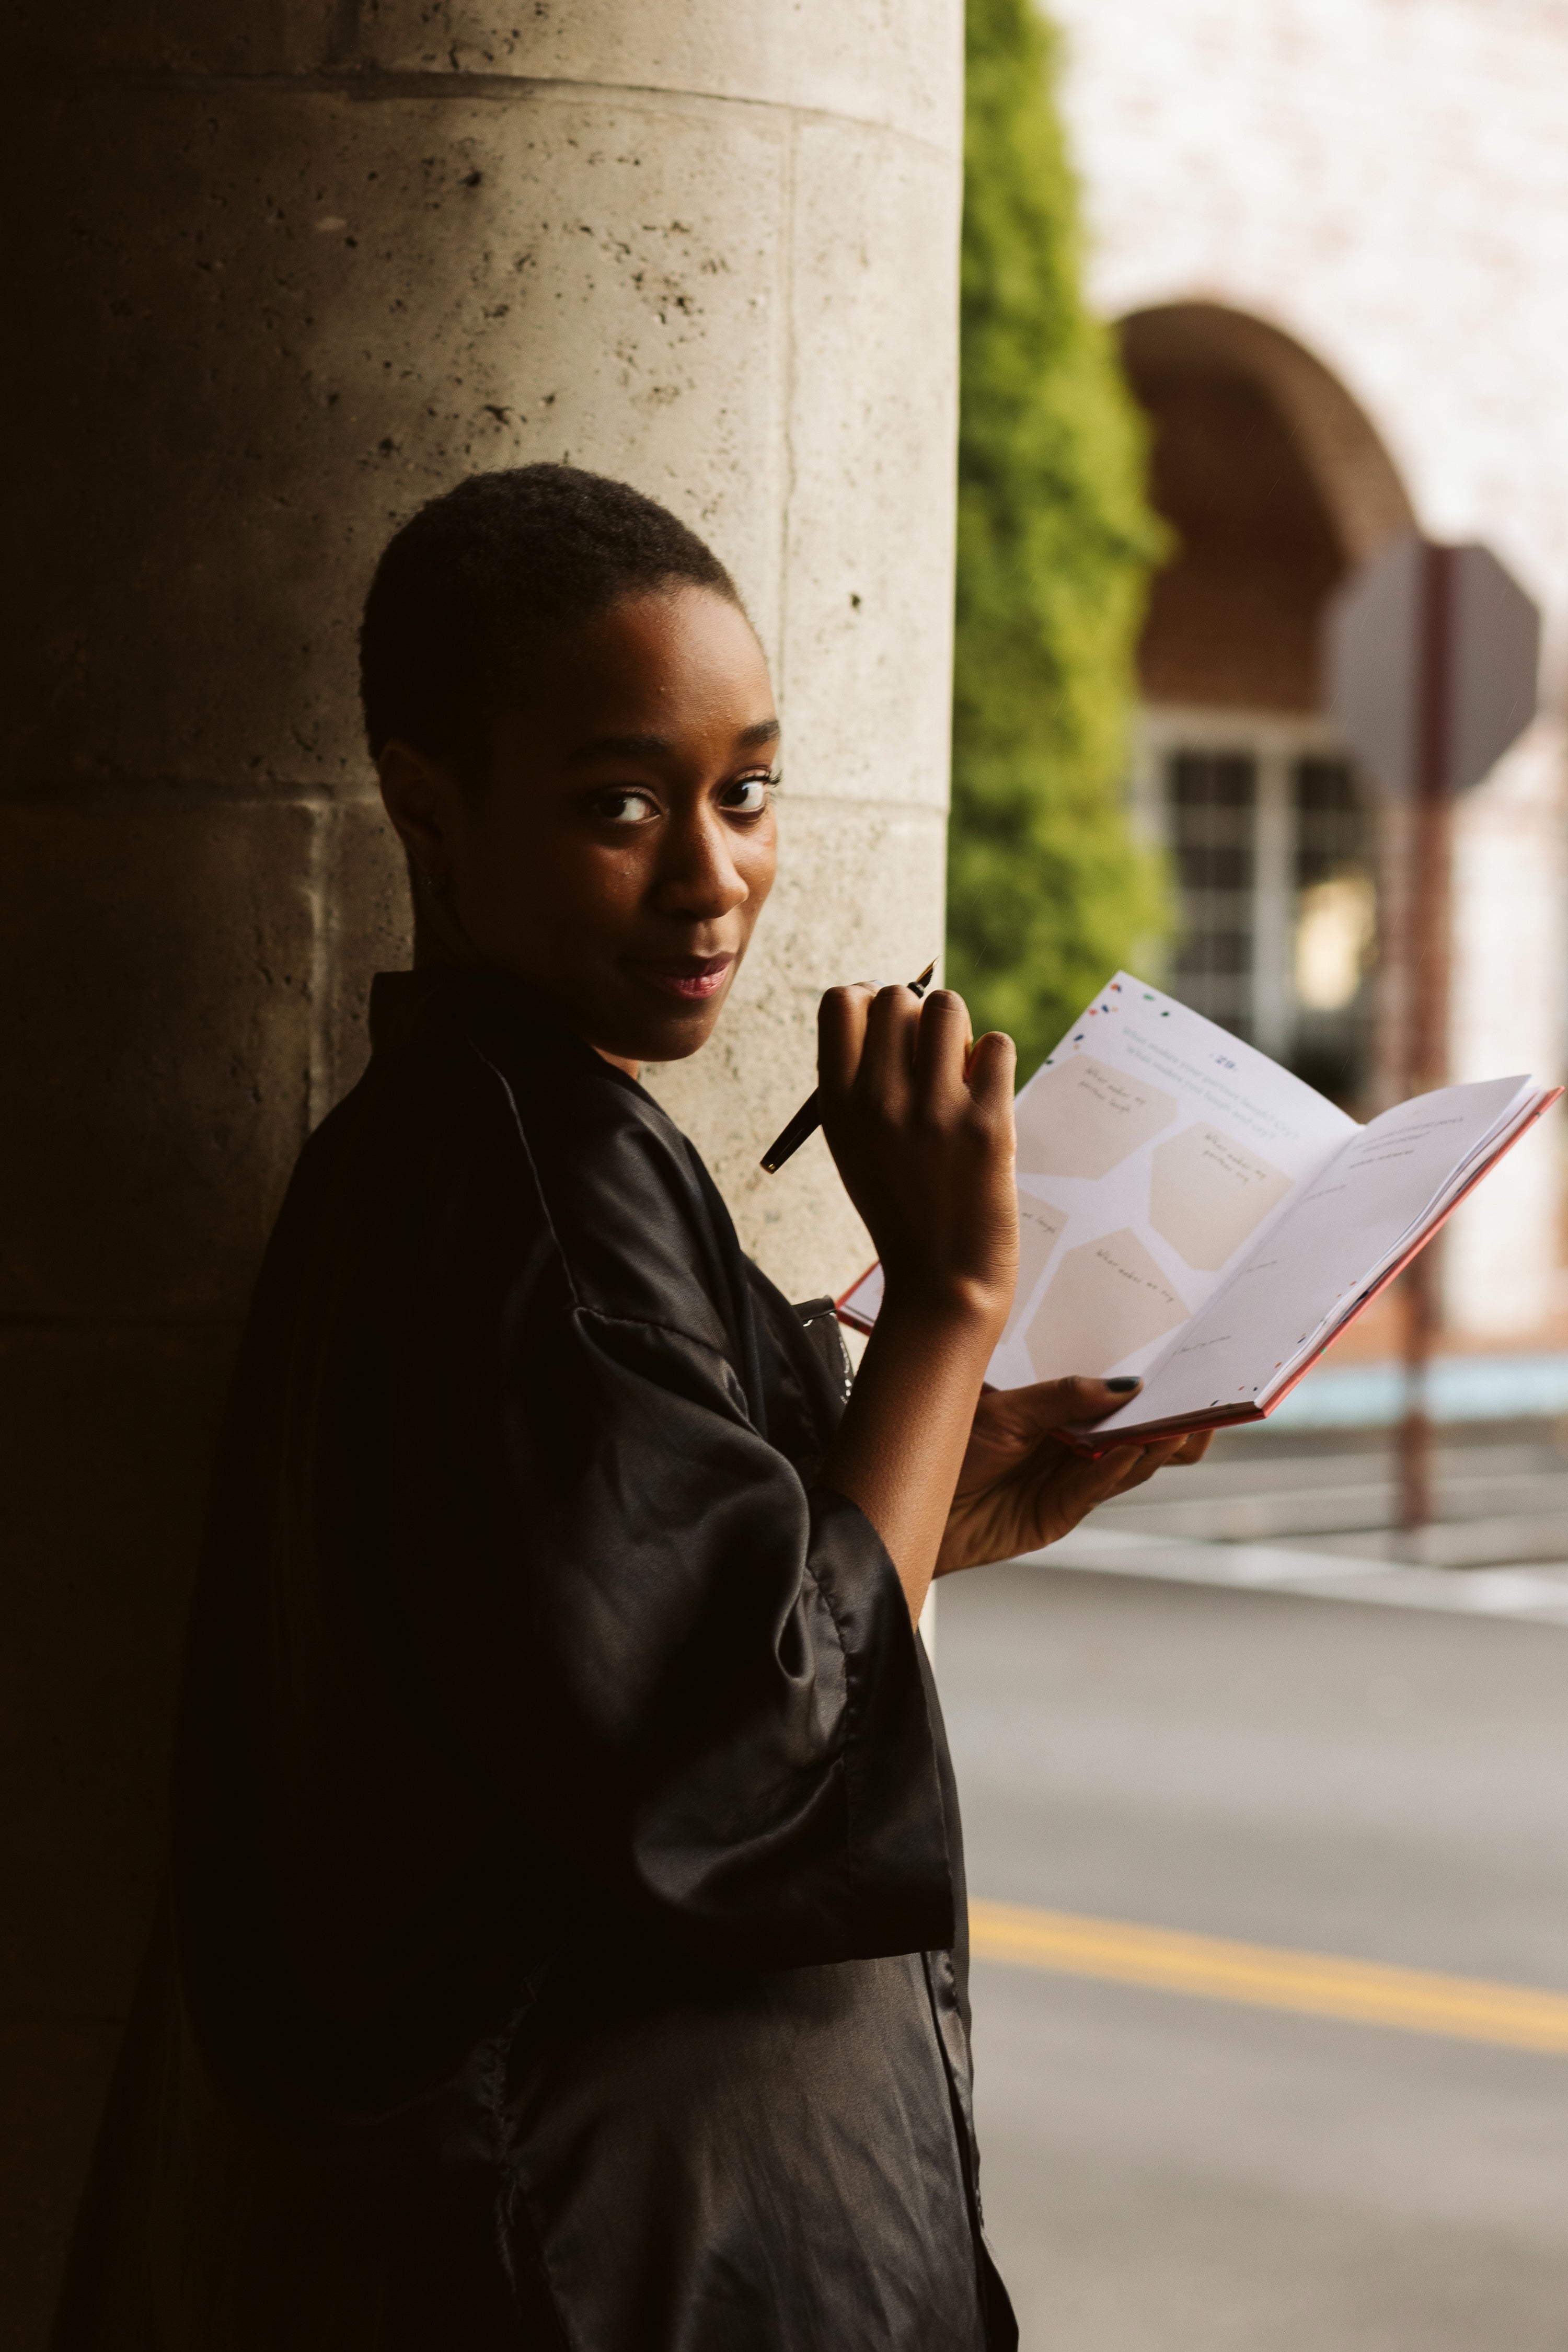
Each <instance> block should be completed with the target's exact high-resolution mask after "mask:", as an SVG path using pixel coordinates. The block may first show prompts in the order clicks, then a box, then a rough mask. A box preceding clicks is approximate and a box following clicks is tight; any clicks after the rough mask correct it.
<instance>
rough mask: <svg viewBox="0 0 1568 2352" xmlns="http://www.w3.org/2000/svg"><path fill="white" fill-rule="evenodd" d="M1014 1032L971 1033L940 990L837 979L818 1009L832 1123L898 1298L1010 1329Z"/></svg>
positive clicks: (835, 1147)
mask: <svg viewBox="0 0 1568 2352" xmlns="http://www.w3.org/2000/svg"><path fill="white" fill-rule="evenodd" d="M1015 1065H1016V1054H1015V1052H1014V1047H1013V1041H1012V1039H1011V1038H1010V1037H1005V1036H1003V1035H1001V1034H1000V1033H999V1032H997V1031H994V1030H993V1031H991V1032H990V1033H989V1034H987V1035H985V1036H984V1037H981V1038H979V1039H978V1040H976V1041H974V1042H973V1044H972V1043H971V1035H970V1026H969V1015H968V1013H967V1011H966V1010H965V1007H964V1003H963V998H962V997H960V996H956V995H954V993H953V992H952V990H951V989H945V988H942V989H936V990H933V992H931V995H929V996H928V997H926V999H925V1000H924V1002H923V1003H922V1002H921V999H920V998H918V997H917V996H916V995H915V994H914V992H912V990H910V989H908V988H884V989H880V990H877V991H873V990H871V989H869V988H867V987H864V986H857V987H849V988H830V989H829V990H828V992H827V993H826V996H825V997H824V998H823V1000H822V1006H821V1011H820V1013H819V1014H818V1018H817V1070H818V1079H819V1091H820V1095H821V1099H822V1126H823V1132H824V1133H825V1135H826V1138H827V1145H828V1149H829V1150H830V1151H831V1152H832V1154H833V1157H834V1159H835V1160H836V1161H837V1166H838V1172H839V1174H840V1175H841V1176H842V1178H843V1180H844V1185H845V1189H846V1191H847V1192H848V1194H849V1197H850V1199H851V1200H852V1201H853V1202H854V1203H855V1206H856V1208H857V1209H858V1211H859V1212H860V1214H861V1216H862V1217H863V1218H864V1219H865V1221H866V1224H867V1226H868V1230H869V1232H870V1235H871V1239H872V1241H873V1242H874V1243H875V1244H876V1247H877V1253H878V1255H879V1258H880V1259H881V1263H882V1273H883V1278H884V1280H885V1282H886V1285H887V1294H886V1296H887V1304H888V1306H889V1307H895V1308H899V1307H912V1308H914V1309H916V1310H917V1311H919V1310H925V1311H932V1310H934V1311H935V1312H937V1313H938V1314H959V1315H961V1316H963V1317H964V1318H971V1317H973V1318H979V1319H981V1320H983V1321H984V1322H985V1323H987V1324H988V1325H989V1326H991V1327H993V1328H994V1331H995V1332H996V1333H997V1334H998V1335H999V1334H1000V1331H1001V1328H1002V1326H1003V1324H1004V1323H1005V1320H1006V1318H1007V1310H1008V1308H1009V1307H1010V1306H1011V1305H1012V1301H1013V1289H1014V1285H1015V1282H1016V1278H1017V1270H1018V1206H1017V1195H1016V1192H1015V1190H1014V1182H1013V1161H1014V1154H1015V1139H1014V1129H1013V1079H1014V1070H1015Z"/></svg>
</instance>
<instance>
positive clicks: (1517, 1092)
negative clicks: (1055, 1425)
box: [1096, 1077, 1539, 1436]
mask: <svg viewBox="0 0 1568 2352" xmlns="http://www.w3.org/2000/svg"><path fill="white" fill-rule="evenodd" d="M1538 1099H1539V1093H1538V1090H1537V1089H1536V1088H1534V1087H1532V1086H1531V1082H1530V1081H1529V1080H1528V1079H1526V1078H1519V1077H1511V1078H1492V1079H1487V1080H1484V1081H1482V1082H1481V1083H1479V1084H1478V1085H1473V1086H1464V1087H1441V1088H1439V1089H1438V1090H1437V1091H1436V1093H1433V1094H1428V1095H1417V1096H1416V1097H1415V1098H1414V1100H1412V1101H1410V1102H1406V1103H1401V1104H1400V1105H1399V1106H1398V1107H1397V1108H1395V1109H1394V1110H1388V1111H1384V1113H1383V1115H1382V1117H1381V1118H1374V1119H1373V1121H1372V1122H1371V1123H1370V1125H1368V1126H1366V1127H1364V1128H1358V1129H1355V1131H1354V1133H1353V1134H1352V1137H1351V1139H1350V1140H1349V1141H1348V1142H1347V1143H1346V1144H1344V1145H1343V1146H1342V1148H1341V1149H1340V1150H1338V1151H1336V1152H1335V1153H1334V1154H1333V1155H1332V1157H1331V1159H1330V1160H1329V1162H1328V1164H1327V1166H1326V1167H1324V1168H1323V1169H1322V1171H1321V1173H1320V1174H1319V1175H1318V1177H1317V1179H1316V1181H1313V1182H1311V1183H1310V1184H1308V1185H1307V1186H1306V1187H1305V1188H1304V1189H1303V1190H1302V1191H1301V1192H1299V1194H1298V1195H1297V1197H1296V1198H1295V1199H1294V1200H1293V1201H1292V1202H1290V1203H1289V1206H1288V1207H1287V1208H1286V1210H1285V1212H1284V1213H1283V1214H1282V1215H1281V1216H1279V1218H1278V1219H1277V1220H1276V1222H1275V1223H1274V1225H1273V1226H1272V1228H1271V1229H1270V1230H1269V1232H1268V1234H1265V1235H1263V1236H1262V1237H1261V1238H1260V1240H1259V1243H1258V1245H1256V1246H1255V1247H1254V1248H1253V1249H1252V1250H1251V1252H1250V1253H1249V1254H1248V1255H1247V1256H1246V1257H1245V1258H1244V1259H1243V1260H1242V1262H1241V1264H1240V1265H1238V1266H1237V1269H1236V1271H1235V1273H1234V1274H1233V1275H1232V1276H1231V1277H1230V1278H1229V1279H1228V1280H1227V1281H1226V1283H1225V1285H1224V1286H1223V1288H1222V1289H1221V1290H1220V1291H1219V1292H1218V1294H1217V1295H1216V1296H1215V1297H1214V1298H1213V1300H1212V1302H1211V1303H1210V1304H1209V1305H1208V1306H1206V1307H1205V1309H1204V1311H1203V1312H1202V1313H1200V1314H1198V1315H1194V1317H1193V1318H1192V1319H1191V1321H1190V1323H1189V1324H1188V1325H1187V1326H1186V1328H1184V1330H1183V1332H1182V1333H1181V1336H1180V1338H1179V1339H1177V1341H1176V1343H1175V1345H1174V1346H1173V1348H1172V1349H1170V1350H1169V1352H1168V1354H1167V1355H1166V1357H1165V1359H1164V1360H1163V1362H1162V1363H1161V1364H1160V1365H1159V1366H1158V1368H1157V1370H1155V1371H1154V1372H1153V1373H1152V1376H1151V1378H1150V1380H1149V1382H1148V1385H1147V1386H1146V1387H1145V1389H1144V1390H1143V1391H1142V1394H1141V1395H1140V1396H1138V1397H1137V1398H1136V1399H1135V1400H1134V1401H1133V1402H1132V1403H1131V1404H1130V1405H1127V1406H1124V1407H1123V1408H1122V1409H1121V1411H1120V1412H1115V1413H1112V1414H1111V1415H1110V1417H1109V1418H1108V1419H1107V1420H1105V1421H1103V1422H1101V1423H1099V1424H1098V1425H1097V1428H1096V1435H1097V1436H1099V1435H1100V1434H1102V1433H1105V1432H1108V1431H1112V1430H1115V1429H1116V1428H1118V1427H1129V1428H1130V1427H1131V1426H1133V1425H1135V1424H1142V1423H1150V1422H1157V1421H1170V1420H1175V1419H1178V1418H1179V1417H1180V1416H1181V1415H1183V1414H1184V1413H1190V1412H1210V1411H1213V1410H1215V1409H1224V1408H1226V1407H1235V1406H1237V1405H1247V1404H1256V1403H1258V1402H1260V1401H1266V1400H1267V1399H1268V1396H1269V1395H1270V1393H1271V1392H1272V1391H1273V1390H1274V1389H1275V1388H1276V1387H1277V1386H1278V1385H1279V1382H1280V1381H1281V1380H1282V1379H1283V1378H1286V1377H1288V1375H1289V1370H1290V1368H1291V1366H1292V1365H1293V1364H1294V1363H1297V1362H1299V1361H1300V1357H1301V1353H1302V1351H1303V1349H1308V1348H1310V1345H1311V1344H1312V1342H1313V1341H1314V1339H1316V1338H1317V1337H1318V1335H1319V1334H1321V1331H1322V1330H1323V1328H1324V1326H1325V1325H1326V1324H1329V1323H1331V1321H1333V1320H1334V1318H1336V1317H1337V1316H1339V1315H1340V1314H1341V1313H1342V1311H1343V1309H1344V1308H1345V1307H1347V1306H1349V1305H1350V1304H1351V1303H1352V1302H1353V1300H1354V1299H1355V1298H1356V1297H1359V1296H1360V1294H1361V1293H1362V1292H1363V1290H1364V1289H1365V1288H1367V1286H1369V1285H1370V1284H1371V1283H1372V1282H1373V1281H1375V1280H1376V1279H1377V1278H1378V1276H1380V1275H1381V1274H1383V1273H1384V1272H1385V1271H1386V1270H1387V1268H1388V1267H1389V1266H1390V1265H1394V1264H1396V1263H1397V1261H1398V1259H1399V1257H1400V1256H1401V1255H1403V1253H1404V1250H1405V1248H1406V1247H1407V1246H1408V1244H1409V1243H1410V1241H1411V1239H1412V1238H1413V1237H1414V1236H1415V1234H1417V1233H1418V1232H1420V1231H1421V1230H1422V1229H1423V1228H1424V1227H1425V1226H1426V1225H1427V1224H1428V1223H1430V1221H1431V1219H1432V1217H1433V1215H1434V1214H1436V1213H1438V1212H1440V1210H1441V1208H1442V1206H1443V1205H1444V1203H1445V1201H1446V1200H1447V1198H1449V1197H1451V1195H1452V1192H1453V1191H1454V1190H1456V1189H1457V1180H1458V1179H1460V1178H1462V1177H1463V1176H1464V1175H1465V1174H1466V1173H1467V1172H1469V1171H1473V1169H1474V1167H1475V1165H1476V1163H1477V1161H1478V1160H1479V1159H1480V1158H1481V1157H1482V1156H1483V1154H1484V1152H1485V1150H1486V1149H1487V1147H1488V1146H1489V1144H1491V1143H1494V1142H1496V1141H1497V1140H1499V1139H1500V1138H1501V1137H1502V1136H1504V1135H1506V1134H1507V1133H1510V1132H1511V1131H1513V1129H1515V1128H1516V1126H1517V1124H1518V1121H1519V1118H1520V1117H1521V1115H1523V1114H1524V1113H1526V1112H1527V1111H1528V1109H1529V1108H1530V1107H1531V1105H1532V1104H1534V1103H1535V1102H1536V1101H1538Z"/></svg>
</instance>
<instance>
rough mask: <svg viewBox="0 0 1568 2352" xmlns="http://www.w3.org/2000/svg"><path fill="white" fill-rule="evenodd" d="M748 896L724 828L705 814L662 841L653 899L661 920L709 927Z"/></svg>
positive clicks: (675, 830) (679, 827)
mask: <svg viewBox="0 0 1568 2352" xmlns="http://www.w3.org/2000/svg"><path fill="white" fill-rule="evenodd" d="M747 896H748V885H747V882H746V879H745V877H744V876H743V875H742V872H741V870H740V867H739V866H737V864H736V862H735V855H734V844H733V842H732V841H731V835H730V831H729V828H728V826H727V825H725V824H721V822H720V821H719V820H718V819H717V818H715V817H713V816H711V815H708V814H703V815H701V816H697V817H693V818H692V819H691V820H690V821H689V823H688V824H682V825H679V826H676V827H673V828H672V829H671V831H670V832H669V833H668V835H666V838H665V854H664V856H663V858H662V859H661V861H660V871H659V876H658V884H657V886H656V889H655V894H654V898H655V904H656V905H657V906H658V910H659V912H660V914H663V915H686V916H695V917H700V919H702V920H703V921H704V922H713V921H715V920H717V919H718V918H719V917H720V916H721V915H727V914H729V913H730V911H731V908H735V907H739V906H740V905H742V902H743V901H744V899H745V898H746V897H747Z"/></svg>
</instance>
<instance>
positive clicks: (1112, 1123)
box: [1018, 1054, 1178, 1176]
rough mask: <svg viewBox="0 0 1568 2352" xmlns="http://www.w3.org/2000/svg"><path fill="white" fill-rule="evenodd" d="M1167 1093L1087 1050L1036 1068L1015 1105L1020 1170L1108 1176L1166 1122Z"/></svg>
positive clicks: (1172, 1109) (1172, 1111) (1171, 1109)
mask: <svg viewBox="0 0 1568 2352" xmlns="http://www.w3.org/2000/svg"><path fill="white" fill-rule="evenodd" d="M1177 1108H1178V1105H1177V1102H1176V1097H1174V1095H1168V1094H1164V1093H1163V1092H1162V1090H1161V1089H1160V1088H1159V1087H1151V1086H1146V1085H1145V1084H1144V1082H1143V1080H1142V1078H1130V1077H1129V1076H1127V1073H1126V1071H1125V1070H1113V1069H1110V1067H1108V1066H1107V1065H1106V1064H1105V1063H1104V1062H1097V1061H1096V1060H1095V1059H1094V1057H1093V1055H1089V1054H1079V1055H1074V1056H1073V1058H1072V1060H1071V1061H1068V1062H1058V1063H1056V1064H1055V1065H1054V1066H1052V1067H1051V1068H1050V1069H1048V1070H1041V1071H1040V1072H1039V1074H1038V1076H1036V1077H1034V1078H1032V1079H1031V1080H1030V1082H1029V1085H1028V1086H1027V1087H1026V1089H1025V1093H1024V1096H1023V1098H1022V1099H1021V1100H1020V1102H1019V1105H1018V1166H1019V1169H1020V1170H1021V1171H1022V1172H1023V1174H1025V1175H1026V1176H1109V1174H1110V1171H1111V1170H1112V1169H1113V1168H1115V1167H1118V1166H1119V1165H1120V1164H1121V1161H1122V1160H1125V1159H1126V1158H1127V1156H1128V1154H1129V1153H1130V1152H1133V1151H1136V1150H1137V1149H1138V1147H1139V1145H1140V1144H1142V1143H1147V1142H1148V1140H1149V1139H1150V1137H1151V1136H1154V1135H1158V1134H1159V1132H1160V1130H1161V1129H1162V1128H1163V1127H1169V1126H1170V1124H1171V1121H1172V1120H1173V1118H1175V1116H1176V1112H1177Z"/></svg>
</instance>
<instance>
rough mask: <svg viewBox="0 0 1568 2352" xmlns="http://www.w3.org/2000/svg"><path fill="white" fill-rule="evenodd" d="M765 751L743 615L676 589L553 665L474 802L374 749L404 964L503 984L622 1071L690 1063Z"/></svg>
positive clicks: (755, 830)
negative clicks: (402, 857)
mask: <svg viewBox="0 0 1568 2352" xmlns="http://www.w3.org/2000/svg"><path fill="white" fill-rule="evenodd" d="M778 735H779V728H778V719H777V716H776V714H775V712H774V709H773V688H772V687H771V685H770V683H769V680H768V670H767V664H766V662H765V661H764V660H763V654H762V648H761V647H760V646H759V645H758V643H757V640H756V638H755V636H754V635H753V634H752V627H751V625H750V623H749V622H748V621H747V620H746V618H745V615H744V614H742V613H740V612H738V611H737V610H736V608H735V607H734V605H733V604H730V603H729V601H728V600H727V599H726V598H724V597H722V596H720V595H716V594H715V593H713V592H712V591H711V590H710V589H705V588H690V587H678V588H673V589H671V590H669V591H668V592H665V593H658V594H654V595H639V596H636V597H627V598H626V599H624V600H623V601H622V602H621V603H619V604H615V605H613V606H612V607H611V608H610V610H609V611H608V612H606V613H605V614H601V615H600V616H599V617H598V618H596V619H595V620H593V621H590V622H588V623H586V624H585V625H584V626H583V627H581V628H580V629H576V630H574V631H573V632H572V633H571V634H570V635H568V636H566V637H563V638H562V639H561V640H559V641H558V642H557V643H556V644H554V645H552V646H551V647H550V649H549V651H548V654H547V655H546V656H544V657H543V658H542V661H541V663H540V665H539V668H538V672H537V674H536V681H535V683H534V684H533V686H532V687H531V689H530V690H529V691H528V693H527V695H526V697H525V698H524V699H523V701H522V702H521V704H520V706H519V707H518V708H517V709H513V710H511V711H510V712H509V713H508V714H507V715H506V716H505V717H503V718H502V719H500V721H499V722H498V724H497V726H496V730H495V734H494V739H493V749H492V756H491V761H490V768H489V775H488V777H487V778H486V780H485V782H483V783H482V784H481V785H480V786H479V787H478V788H477V789H469V790H468V791H465V790H463V789H462V788H461V787H459V786H458V783H457V782H456V781H455V780H454V779H452V778H451V777H450V776H448V775H447V774H446V773H445V772H444V771H442V770H440V769H438V768H437V767H435V766H434V765H433V764H432V763H431V762H430V761H427V760H426V759H425V758H424V756H423V755H422V754H420V753H418V752H416V751H411V750H410V749H409V748H408V747H407V746H405V745H402V744H396V743H394V744H389V745H388V747H387V750H386V751H385V753H384V755H383V759H382V788H383V792H384V796H385V799H386V803H387V808H388V811H389V813H390V814H391V816H392V820H393V823H394V824H395V825H396V827H397V829H398V832H399V833H400V834H401V835H402V837H403V841H404V844H405V847H406V848H407V850H408V852H409V855H410V857H411V859H412V861H413V863H414V866H415V868H416V875H419V876H421V877H424V880H423V882H422V883H420V884H416V908H417V909H418V914H419V935H418V940H417V960H418V961H421V962H429V961H447V962H463V963H467V964H468V965H470V966H472V965H476V964H477V965H478V966H479V967H480V968H482V969H484V970H488V971H504V972H510V973H513V974H515V975H516V976H517V978H519V979H521V980H525V981H527V982H529V984H530V985H531V987H533V988H534V989H536V990H537V991H538V992H539V993H540V994H541V995H542V996H543V997H544V998H546V999H547V1000H548V1002H549V1003H551V1004H552V1006H553V1007H554V1008H555V1010H556V1011H557V1012H558V1013H560V1014H561V1016H562V1018H563V1020H564V1021H566V1022H567V1023H568V1024H570V1026H571V1027H572V1028H574V1029H575V1030H576V1031H577V1032H578V1034H580V1035H581V1036H583V1037H584V1038H586V1039H587V1041H588V1043H589V1044H590V1045H595V1046H596V1047H597V1048H598V1050H599V1051H600V1052H601V1053H602V1054H604V1055H606V1056H607V1057H608V1058H609V1059H610V1060H612V1061H615V1062H617V1063H619V1064H621V1065H622V1066H626V1067H629V1068H634V1069H635V1067H636V1066H637V1065H638V1064H640V1063H642V1062H645V1061H648V1062H671V1061H679V1060H680V1059H682V1058H683V1057H684V1056H685V1055H688V1054H694V1053H695V1052H696V1051H697V1049H698V1047H699V1046H700V1045H703V1044H705V1043H706V1041H707V1039H708V1037H709V1036H710V1034H711V1033H712V1029H713V1025H714V1024H715V1022H716V1021H717V1020H718V1018H719V1014H720V1012H721V1008H722V1006H723V1003H724V1000H725V998H726V996H727V995H728V994H729V992H730V989H731V985H732V984H733V982H734V978H735V974H736V972H737V971H738V970H739V969H740V964H741V959H742V956H743V955H744V954H745V952H746V949H747V946H748V945H749V943H750V940H751V936H752V928H753V926H754V925H755V923H756V919H757V917H758V915H759V914H760V913H761V911H762V908H763V901H764V900H765V899H766V898H767V895H768V892H769V890H770V889H771V888H772V887H773V866H774V859H775V855H776V839H775V832H774V824H773V806H772V801H773V793H772V782H771V780H772V776H773V768H774V762H775V761H776V758H777V751H778ZM432 950H434V952H432Z"/></svg>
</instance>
